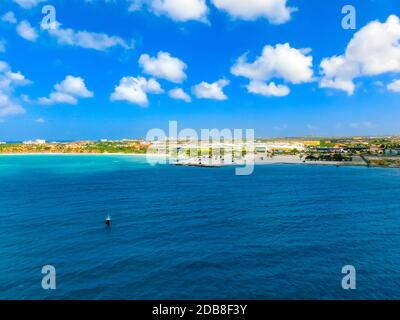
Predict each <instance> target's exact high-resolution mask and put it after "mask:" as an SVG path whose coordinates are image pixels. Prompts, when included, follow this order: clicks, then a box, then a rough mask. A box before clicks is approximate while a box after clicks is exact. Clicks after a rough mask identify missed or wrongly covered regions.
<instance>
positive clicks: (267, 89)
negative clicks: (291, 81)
mask: <svg viewBox="0 0 400 320" xmlns="http://www.w3.org/2000/svg"><path fill="white" fill-rule="evenodd" d="M247 90H248V91H249V92H250V93H254V94H259V95H262V96H265V97H284V96H287V95H289V94H290V89H289V88H288V87H287V86H285V85H276V84H275V82H271V83H269V84H266V83H264V82H262V81H256V80H255V81H251V82H250V84H249V85H248V86H247Z"/></svg>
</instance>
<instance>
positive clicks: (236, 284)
mask: <svg viewBox="0 0 400 320" xmlns="http://www.w3.org/2000/svg"><path fill="white" fill-rule="evenodd" d="M399 195H400V170H397V169H369V168H356V167H354V168H353V167H340V168H337V167H322V166H301V165H298V166H295V165H293V166H292V165H288V166H286V165H271V166H258V167H256V170H255V172H254V174H253V175H251V176H247V177H238V176H235V174H234V169H233V168H222V169H203V168H187V167H173V166H168V165H159V166H155V167H154V166H149V165H148V164H147V163H146V161H145V158H143V157H130V156H44V155H40V156H2V157H0V221H1V225H0V299H394V298H397V299H398V298H400V196H399ZM107 214H111V216H112V223H113V225H112V228H111V229H107V228H106V227H105V225H104V218H105V216H106V215H107ZM44 265H54V266H55V268H56V270H57V289H56V290H55V291H44V290H43V289H42V287H41V280H42V274H41V268H42V267H43V266H44ZM344 265H354V266H355V268H356V270H357V278H356V279H357V290H355V291H345V290H343V289H342V287H341V280H342V277H343V276H344V275H342V274H341V269H342V267H343V266H344Z"/></svg>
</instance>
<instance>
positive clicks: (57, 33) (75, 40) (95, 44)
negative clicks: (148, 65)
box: [48, 25, 132, 51]
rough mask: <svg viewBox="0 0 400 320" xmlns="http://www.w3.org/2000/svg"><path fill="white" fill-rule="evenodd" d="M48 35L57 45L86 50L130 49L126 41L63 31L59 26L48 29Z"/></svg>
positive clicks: (96, 34) (102, 35) (101, 34)
mask: <svg viewBox="0 0 400 320" xmlns="http://www.w3.org/2000/svg"><path fill="white" fill-rule="evenodd" d="M48 32H49V34H50V35H51V36H53V37H55V38H56V39H57V41H58V43H59V44H66V45H70V46H77V47H82V48H86V49H94V50H99V51H106V50H107V49H109V48H112V47H116V46H120V47H122V48H124V49H131V48H132V46H130V45H128V44H127V43H126V41H125V40H124V39H122V38H120V37H117V36H109V35H107V34H105V33H95V32H88V31H75V30H73V29H70V28H67V29H63V28H61V27H60V26H59V25H58V26H57V28H56V29H49V30H48Z"/></svg>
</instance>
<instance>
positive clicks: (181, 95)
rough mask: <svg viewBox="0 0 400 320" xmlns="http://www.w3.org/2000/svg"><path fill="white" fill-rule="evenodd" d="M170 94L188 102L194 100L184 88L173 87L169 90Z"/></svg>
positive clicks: (176, 98) (174, 97) (173, 97)
mask: <svg viewBox="0 0 400 320" xmlns="http://www.w3.org/2000/svg"><path fill="white" fill-rule="evenodd" d="M168 95H169V97H170V98H172V99H175V100H183V101H185V102H187V103H189V102H191V101H192V98H191V97H190V96H189V95H188V94H187V93H186V92H185V91H183V89H182V88H175V89H172V90H170V91H169V92H168Z"/></svg>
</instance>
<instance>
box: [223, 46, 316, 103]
mask: <svg viewBox="0 0 400 320" xmlns="http://www.w3.org/2000/svg"><path fill="white" fill-rule="evenodd" d="M309 52H310V49H295V48H292V47H291V46H290V44H288V43H285V44H277V45H276V46H275V47H273V46H270V45H266V46H265V47H264V49H263V51H262V54H261V56H259V57H257V58H256V59H255V61H254V62H250V63H249V62H247V55H246V54H245V55H242V56H241V57H239V59H238V60H237V61H236V64H235V65H234V66H233V67H232V68H231V72H232V74H233V75H235V76H242V77H245V78H248V79H250V80H251V81H250V84H249V85H248V86H247V89H248V91H249V92H251V93H255V94H261V95H264V96H286V95H288V94H289V93H290V89H289V88H288V87H287V86H284V85H276V84H275V82H271V83H269V84H266V83H264V82H268V81H270V80H272V79H274V78H276V79H281V80H283V81H285V82H288V83H292V84H300V83H305V82H310V81H313V69H312V56H309V55H308V54H309Z"/></svg>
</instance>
